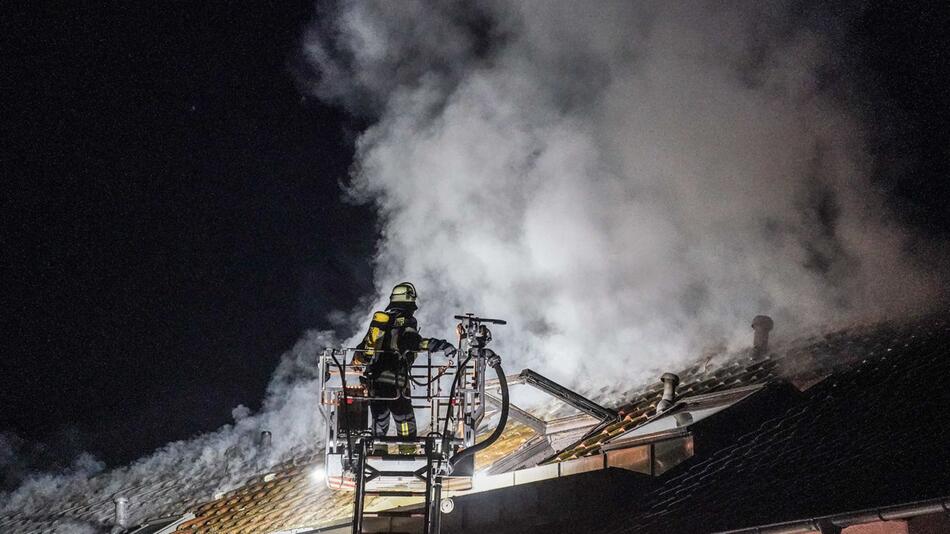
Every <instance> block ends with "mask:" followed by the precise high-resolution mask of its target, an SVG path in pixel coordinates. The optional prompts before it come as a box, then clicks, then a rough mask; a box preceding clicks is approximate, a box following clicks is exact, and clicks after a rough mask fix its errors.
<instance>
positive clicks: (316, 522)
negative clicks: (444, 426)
mask: <svg viewBox="0 0 950 534" xmlns="http://www.w3.org/2000/svg"><path fill="white" fill-rule="evenodd" d="M532 432H533V431H532V430H531V429H529V428H527V427H525V426H524V425H520V424H517V423H515V424H512V425H511V426H510V427H509V428H508V430H507V431H506V433H505V435H504V436H503V438H502V439H500V440H499V441H498V442H496V443H495V444H494V445H492V446H491V447H489V448H488V449H486V450H485V451H482V452H481V453H479V454H478V455H476V457H475V460H476V464H477V465H481V466H484V465H490V464H491V463H492V462H494V461H495V460H496V459H498V458H500V457H503V456H505V455H507V454H508V453H510V452H511V451H513V450H515V449H516V448H518V447H519V446H520V445H521V444H522V443H524V442H525V441H526V440H527V439H528V438H530V437H531V435H532ZM322 465H323V459H322V457H321V458H316V459H314V460H313V461H312V462H310V463H307V464H304V465H295V466H287V467H284V468H283V469H276V470H275V472H274V473H273V474H271V475H269V476H267V477H266V480H265V477H257V478H255V479H254V480H252V481H251V482H249V483H248V484H247V485H246V486H244V487H242V488H239V489H237V490H234V491H232V492H229V493H228V494H227V495H225V496H224V497H222V498H220V499H217V500H215V501H212V502H209V503H207V504H203V505H201V506H199V507H197V508H196V509H195V510H193V511H194V513H195V516H196V517H195V519H192V520H191V521H188V522H185V523H183V524H182V525H181V526H179V527H178V531H179V532H187V533H192V534H258V533H266V532H275V531H280V530H291V529H295V528H303V527H313V528H319V527H324V526H327V525H331V524H335V523H339V522H341V521H343V520H346V519H348V518H349V517H351V512H352V506H353V493H352V492H347V491H332V490H330V489H328V488H327V487H326V485H325V483H323V481H322V480H319V479H317V478H315V477H314V476H312V474H313V473H314V472H315V470H317V469H319V468H320V467H321V466H322ZM408 501H409V500H408V499H380V498H374V497H367V500H366V506H367V509H380V510H382V509H387V508H394V507H396V506H399V505H403V504H406V503H407V502H408Z"/></svg>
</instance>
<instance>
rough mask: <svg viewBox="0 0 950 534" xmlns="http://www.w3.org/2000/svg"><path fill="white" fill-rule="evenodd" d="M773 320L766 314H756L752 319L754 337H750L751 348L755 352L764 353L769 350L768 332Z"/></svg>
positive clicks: (773, 324)
mask: <svg viewBox="0 0 950 534" xmlns="http://www.w3.org/2000/svg"><path fill="white" fill-rule="evenodd" d="M774 326H775V322H774V321H772V318H771V317H769V316H768V315H756V316H755V318H754V319H752V330H755V337H754V338H753V339H752V350H753V352H754V353H755V354H757V355H761V354H765V353H766V352H768V350H769V332H771V331H772V327H774Z"/></svg>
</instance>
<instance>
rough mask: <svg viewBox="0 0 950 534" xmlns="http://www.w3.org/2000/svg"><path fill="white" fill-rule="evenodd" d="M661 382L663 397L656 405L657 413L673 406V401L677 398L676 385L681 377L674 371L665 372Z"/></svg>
mask: <svg viewBox="0 0 950 534" xmlns="http://www.w3.org/2000/svg"><path fill="white" fill-rule="evenodd" d="M660 382H663V398H662V399H660V402H658V403H657V405H656V413H657V414H661V413H663V412H665V411H667V410H669V409H670V408H671V407H672V406H673V401H675V400H676V386H678V385H679V383H680V377H678V376H676V375H674V374H673V373H663V376H661V377H660Z"/></svg>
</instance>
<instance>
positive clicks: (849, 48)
mask: <svg viewBox="0 0 950 534" xmlns="http://www.w3.org/2000/svg"><path fill="white" fill-rule="evenodd" d="M94 4H95V3H94V2H62V3H61V5H60V6H59V7H49V8H46V9H44V8H43V7H42V6H41V5H40V4H35V3H34V4H28V5H29V6H30V7H29V10H28V11H27V8H18V7H10V6H7V7H5V9H4V11H5V12H4V14H3V16H2V17H0V25H2V26H0V32H2V37H0V39H3V41H2V43H3V45H2V58H3V61H4V63H5V64H6V65H4V67H3V69H2V70H0V72H2V77H0V79H2V90H3V91H2V93H0V102H2V105H0V109H2V110H3V115H2V117H3V119H2V129H0V140H2V144H0V161H2V167H0V180H2V182H0V184H2V186H0V187H2V189H0V210H2V212H0V213H2V215H0V221H2V232H0V272H2V279H0V283H2V291H0V317H2V332H3V334H2V336H0V431H7V432H13V433H15V434H16V435H18V436H19V437H20V438H22V439H24V440H26V441H27V443H34V444H35V443H43V444H46V447H47V448H45V449H41V448H38V446H35V445H24V446H23V449H22V451H23V452H25V453H26V455H27V456H28V457H29V458H30V461H32V462H34V466H38V467H46V466H49V465H52V464H51V461H53V460H63V459H68V458H69V457H70V455H72V454H75V452H76V451H79V450H89V451H92V452H93V453H95V454H96V455H97V456H99V457H100V458H103V459H104V460H106V461H107V462H109V463H112V464H114V463H119V462H126V461H129V460H131V459H133V458H136V457H138V456H140V455H142V454H144V453H146V452H148V451H149V450H151V449H153V448H155V447H157V446H160V445H162V444H163V443H166V442H167V441H169V440H173V439H181V438H186V437H188V436H190V435H192V434H194V433H197V432H201V431H207V430H212V429H214V428H217V427H218V426H220V425H221V424H223V423H226V422H228V421H229V420H230V411H231V409H232V408H233V407H234V406H236V405H238V404H241V403H243V404H245V405H248V406H250V407H252V408H256V407H257V404H258V402H259V401H260V399H261V398H262V397H263V392H264V387H265V385H266V383H267V381H268V378H269V376H270V373H271V372H272V370H273V368H274V366H275V365H276V362H277V360H278V358H279V356H280V354H281V352H283V351H285V350H287V349H288V348H290V347H291V346H292V345H293V343H294V341H295V340H296V339H297V338H298V337H299V335H300V333H301V332H302V331H303V330H305V329H307V328H312V327H325V326H327V324H326V321H325V316H326V314H327V312H329V311H331V310H334V309H350V308H351V307H352V306H353V305H354V303H355V302H356V300H357V299H358V298H360V297H361V296H364V295H366V294H367V293H368V292H369V290H370V287H371V285H370V284H371V272H370V265H369V257H370V256H371V254H372V250H373V246H374V240H375V237H376V230H375V221H374V219H373V215H372V213H371V210H369V209H368V208H366V207H359V206H353V205H349V204H344V203H342V202H341V201H340V187H339V182H341V181H345V180H346V177H347V172H348V166H349V164H350V161H351V157H352V151H353V147H352V132H353V131H357V130H358V127H359V125H358V124H355V123H354V122H353V121H352V120H350V119H348V118H347V117H345V116H344V115H343V114H342V112H341V111H339V110H337V109H334V108H331V107H327V106H325V105H322V104H320V103H319V102H316V101H315V100H313V99H312V98H303V97H302V96H301V91H300V88H299V86H298V84H297V81H296V80H297V79H298V77H297V76H296V75H295V70H296V69H298V68H299V65H300V63H301V61H300V58H299V43H300V38H301V32H302V30H303V28H304V27H305V26H306V24H307V22H308V21H309V20H310V19H311V18H312V17H313V16H314V12H315V9H314V5H313V4H312V3H311V2H309V1H290V0H287V1H279V2H278V1H274V2H251V1H248V2H179V3H164V2H152V3H147V4H138V3H137V2H114V3H102V4H99V5H94ZM66 6H71V7H66ZM948 13H950V8H948V7H946V6H945V5H942V3H940V2H934V3H932V4H913V5H908V4H907V3H905V2H891V3H875V6H874V7H873V8H871V9H869V10H868V11H866V12H865V13H864V14H863V15H862V16H861V17H859V18H858V19H857V20H856V22H855V23H854V25H853V26H852V27H850V29H849V31H848V32H847V33H846V36H845V37H844V38H843V40H842V41H841V42H840V43H839V45H840V47H841V49H842V55H843V57H845V58H846V60H847V61H848V62H849V63H851V66H852V68H853V72H856V73H857V74H856V75H855V79H854V83H853V84H852V85H853V86H854V87H855V88H856V90H855V94H854V97H853V99H854V105H855V106H857V107H858V108H859V109H860V112H861V113H862V114H864V116H865V118H866V119H867V120H868V121H869V123H870V124H872V125H873V128H872V146H873V149H874V151H875V154H876V156H877V157H878V159H877V163H878V166H877V171H876V172H877V173H878V177H877V178H878V183H879V184H880V186H881V187H882V189H884V190H885V191H887V193H888V195H889V198H890V199H891V202H892V204H893V205H894V206H895V207H897V208H898V209H899V212H900V214H901V216H902V217H904V218H905V219H906V220H907V221H908V222H910V223H911V224H913V225H916V226H918V227H920V228H923V229H924V230H925V231H926V232H928V233H929V234H931V235H946V234H947V230H948V228H950V217H948V215H950V209H948V206H950V184H948V181H947V179H946V176H947V171H948V161H950V158H948V156H950V154H948V151H950V133H948V131H950V81H948V80H950V66H948V65H950V61H948V56H947V54H948V52H950V36H948V30H947V28H948V27H950V16H948ZM897 177H900V178H901V179H899V180H898V179H896V178H897Z"/></svg>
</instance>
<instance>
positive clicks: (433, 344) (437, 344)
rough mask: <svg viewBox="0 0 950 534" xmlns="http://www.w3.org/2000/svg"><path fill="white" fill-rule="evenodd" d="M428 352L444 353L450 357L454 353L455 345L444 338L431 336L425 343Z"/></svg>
mask: <svg viewBox="0 0 950 534" xmlns="http://www.w3.org/2000/svg"><path fill="white" fill-rule="evenodd" d="M427 347H428V349H429V352H441V353H443V354H445V356H446V357H447V358H451V357H452V356H454V355H455V352H456V350H455V345H453V344H451V343H449V342H448V341H446V340H444V339H436V338H432V339H430V340H429V343H428V345H427Z"/></svg>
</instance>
